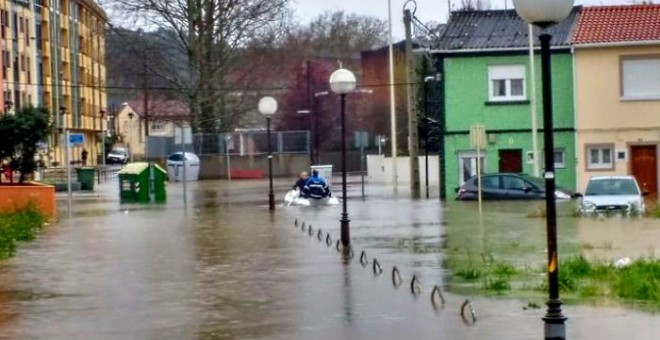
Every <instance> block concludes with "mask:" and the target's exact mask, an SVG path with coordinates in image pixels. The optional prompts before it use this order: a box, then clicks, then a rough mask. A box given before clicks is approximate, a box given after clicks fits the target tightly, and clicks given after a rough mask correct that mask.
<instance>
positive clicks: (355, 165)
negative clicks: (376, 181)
mask: <svg viewBox="0 0 660 340" xmlns="http://www.w3.org/2000/svg"><path fill="white" fill-rule="evenodd" d="M199 158H200V161H201V167H200V172H199V178H200V179H225V178H227V157H226V156H223V155H202V156H199ZM365 158H366V157H365ZM319 159H320V162H319V163H320V164H321V165H332V170H333V172H335V173H337V172H340V171H341V152H322V153H321V154H320V155H319ZM229 163H230V166H231V168H232V169H261V170H262V171H263V173H264V175H265V176H268V156H267V155H254V156H233V155H232V156H231V158H230V160H229ZM309 168H310V161H309V154H278V155H273V176H274V177H290V176H296V175H297V174H299V173H300V172H301V171H304V170H309ZM346 170H347V171H349V172H356V171H360V151H357V150H351V151H348V152H346ZM364 170H365V171H366V170H367V161H366V160H365V162H364Z"/></svg>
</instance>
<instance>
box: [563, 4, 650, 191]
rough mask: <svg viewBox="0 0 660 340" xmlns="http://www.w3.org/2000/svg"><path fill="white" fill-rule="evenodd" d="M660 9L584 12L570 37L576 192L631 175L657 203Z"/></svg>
mask: <svg viewBox="0 0 660 340" xmlns="http://www.w3.org/2000/svg"><path fill="white" fill-rule="evenodd" d="M658 18H660V5H635V6H605V7H586V8H584V9H583V11H582V13H581V15H580V18H579V19H578V24H577V27H576V29H575V33H574V37H573V44H574V58H575V59H574V62H575V65H574V72H575V91H576V93H575V105H576V110H575V111H576V130H577V139H576V140H577V145H576V149H577V150H576V153H577V159H578V165H577V182H578V190H580V191H583V190H584V189H585V186H586V183H587V181H588V180H589V178H590V177H592V176H604V175H633V176H635V177H636V179H637V181H638V182H639V185H640V186H641V187H642V190H643V191H645V192H648V193H649V194H651V195H652V196H655V197H657V193H658V189H659V188H658V185H659V184H658V177H659V176H658V169H659V168H660V166H659V161H660V154H659V149H660V147H659V146H660V31H659V30H657V29H654V27H656V26H657V25H658V22H657V20H658Z"/></svg>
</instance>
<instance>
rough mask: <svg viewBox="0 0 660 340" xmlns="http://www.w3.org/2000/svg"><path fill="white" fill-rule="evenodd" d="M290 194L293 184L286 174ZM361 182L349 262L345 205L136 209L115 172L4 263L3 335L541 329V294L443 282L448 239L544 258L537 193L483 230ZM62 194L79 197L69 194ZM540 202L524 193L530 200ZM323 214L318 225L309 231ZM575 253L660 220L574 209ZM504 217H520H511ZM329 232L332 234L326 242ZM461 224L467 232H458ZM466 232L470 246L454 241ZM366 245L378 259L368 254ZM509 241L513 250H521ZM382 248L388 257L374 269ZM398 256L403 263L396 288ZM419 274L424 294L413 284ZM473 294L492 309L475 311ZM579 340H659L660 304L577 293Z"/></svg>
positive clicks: (177, 200)
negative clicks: (656, 310) (525, 244)
mask: <svg viewBox="0 0 660 340" xmlns="http://www.w3.org/2000/svg"><path fill="white" fill-rule="evenodd" d="M276 184H277V190H276V192H277V194H276V198H277V199H278V200H281V199H282V197H283V195H284V193H285V191H286V190H287V187H288V186H289V185H290V184H291V183H289V182H288V181H284V182H276ZM367 189H368V190H367V193H368V197H367V198H366V199H365V200H362V199H361V198H360V197H359V194H360V188H359V186H357V185H355V186H351V187H350V188H349V196H350V197H351V200H350V201H349V215H350V219H351V236H352V242H353V247H354V249H355V258H353V259H352V261H349V262H348V263H344V262H343V261H342V256H341V255H340V254H339V253H338V252H337V251H336V250H335V248H334V246H331V247H328V246H327V245H326V243H325V235H326V233H329V234H330V235H331V238H332V240H333V241H334V240H337V239H338V238H339V218H340V210H341V208H340V207H339V206H336V207H320V208H317V209H315V208H300V207H285V206H282V205H278V207H277V210H276V211H275V213H274V214H271V213H270V212H269V211H268V208H267V196H266V193H267V183H266V182H265V181H246V182H239V181H234V182H231V183H229V182H226V181H217V182H213V181H211V182H198V183H189V184H188V195H187V197H188V202H187V205H186V206H184V204H183V202H182V197H183V196H182V186H181V184H178V183H175V184H169V185H168V203H167V204H165V205H120V204H119V200H118V193H117V188H115V184H112V183H111V184H104V185H101V187H100V188H98V190H97V191H96V192H95V193H94V194H81V195H76V196H75V201H74V208H75V212H74V213H73V216H72V217H71V218H70V219H69V218H66V211H60V216H61V217H62V218H61V220H60V221H59V222H58V223H56V224H52V225H50V226H49V227H47V228H45V229H44V231H43V232H42V233H41V234H40V236H39V237H38V238H37V240H35V241H34V242H31V243H27V244H22V245H21V247H20V248H19V251H18V253H17V255H16V257H14V258H13V259H10V260H7V261H4V262H0V304H1V305H2V307H1V309H0V338H9V339H35V338H37V339H42V338H43V339H145V338H146V339H195V338H199V339H312V338H313V339H316V340H319V339H379V340H383V339H403V338H407V337H410V336H414V337H415V338H417V339H521V340H522V339H540V338H542V334H543V323H542V321H541V317H542V316H543V314H544V312H545V311H544V308H542V309H523V307H524V306H526V305H527V303H528V300H525V299H514V298H502V297H481V296H475V297H473V296H461V295H457V294H453V293H447V292H444V295H445V298H446V300H447V301H446V305H445V306H444V308H442V309H439V310H434V308H433V306H432V304H431V302H430V293H431V289H432V287H433V285H436V284H437V285H441V286H442V285H443V276H444V275H445V273H444V269H443V267H442V263H443V242H445V239H446V238H447V237H448V236H447V232H448V230H452V231H454V230H460V229H458V227H459V226H465V229H464V232H463V233H460V232H457V233H456V234H451V235H449V237H450V240H448V241H447V242H449V243H450V244H457V243H458V244H461V245H463V246H464V247H466V248H471V249H474V251H475V252H478V251H479V250H482V251H483V250H484V249H490V250H491V251H493V252H496V251H497V250H498V248H507V247H508V248H511V247H510V245H511V242H515V240H516V239H518V238H519V239H532V240H534V241H533V242H532V243H533V244H534V246H533V247H532V248H529V249H520V250H515V251H510V252H508V253H507V254H509V255H510V256H511V258H521V256H525V257H524V258H525V261H534V262H539V261H540V263H543V258H544V256H545V255H544V252H543V249H544V240H545V231H544V220H543V219H530V218H527V217H526V213H525V212H523V213H521V205H520V204H519V203H518V204H517V205H515V204H509V203H507V204H496V205H486V206H485V209H486V210H485V211H487V212H486V215H485V216H484V219H483V220H484V221H487V223H484V224H482V225H481V226H480V225H479V223H478V218H477V216H475V215H476V214H475V211H476V210H475V209H474V208H475V207H476V206H472V205H470V204H459V203H457V202H450V203H449V205H448V208H443V207H442V206H441V205H440V203H439V202H438V200H437V198H436V199H430V200H421V201H417V202H412V201H410V200H409V199H407V198H406V197H407V194H406V193H405V192H400V193H399V194H400V195H399V198H397V197H395V196H394V195H393V193H392V192H391V189H387V188H383V187H378V186H373V187H368V188H367ZM59 199H60V201H59V203H60V204H59V206H60V207H63V208H64V209H66V204H65V200H64V199H65V196H60V197H59ZM528 206H529V205H528V204H525V205H522V207H524V208H523V209H527V208H528ZM296 219H298V220H299V221H300V222H301V223H302V222H303V221H305V222H306V224H312V228H313V233H312V235H310V234H309V233H308V232H306V231H305V232H303V231H302V230H301V228H300V227H298V228H295V227H294V221H295V220H296ZM560 224H561V226H560V229H561V230H560V251H579V250H580V249H586V250H585V251H586V253H587V255H588V256H590V257H594V258H615V257H618V256H630V257H637V256H649V255H655V256H657V255H658V253H659V252H660V226H659V224H660V222H658V221H657V220H642V219H640V220H628V219H610V220H606V221H603V220H599V219H568V218H564V219H561V222H560ZM498 225H501V226H504V227H498ZM319 228H321V229H322V233H323V237H322V239H323V240H322V241H320V240H318V239H317V230H318V229H319ZM448 228H452V229H448ZM453 242H455V243H453ZM363 250H364V251H365V252H366V254H367V257H368V260H369V266H367V267H363V266H362V265H361V264H360V261H359V256H360V253H361V251H363ZM505 253H506V252H505ZM374 257H376V258H377V259H378V261H379V262H380V264H382V267H383V269H384V273H383V274H382V275H380V276H376V275H374V273H373V272H372V270H371V262H372V259H373V258H374ZM392 266H397V267H398V268H399V269H400V271H401V274H402V277H403V280H404V281H405V282H404V283H403V285H401V286H400V287H398V288H396V287H394V286H393V284H392V281H391V279H390V273H391V270H392ZM413 274H416V275H417V277H419V279H420V281H421V282H422V292H421V294H420V295H419V296H417V297H415V296H413V294H411V292H410V289H409V283H410V279H411V277H412V275H413ZM466 298H470V300H471V301H472V305H473V307H474V309H475V310H476V315H477V318H478V321H477V322H476V323H475V324H471V323H467V324H466V323H465V322H464V321H463V320H462V318H461V316H460V314H459V311H460V306H461V304H462V303H463V301H465V299H466ZM564 313H565V314H566V316H568V317H569V321H568V324H567V331H568V337H569V338H570V339H624V338H629V337H630V335H631V334H634V337H635V338H636V339H654V338H657V337H658V335H659V334H660V316H658V315H657V314H653V313H648V312H643V311H638V310H636V309H632V308H627V307H616V306H614V307H608V306H590V305H584V304H582V305H578V304H574V303H569V304H568V305H565V307H564Z"/></svg>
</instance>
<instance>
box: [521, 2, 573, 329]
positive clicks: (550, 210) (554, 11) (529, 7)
mask: <svg viewBox="0 0 660 340" xmlns="http://www.w3.org/2000/svg"><path fill="white" fill-rule="evenodd" d="M573 3H574V1H573V0H556V1H544V0H513V5H514V7H515V9H516V12H517V13H518V15H519V16H520V17H521V18H522V19H523V20H525V21H527V22H528V23H530V24H532V25H536V26H539V27H540V28H541V29H543V30H544V32H543V33H541V35H540V36H539V40H540V41H541V73H542V81H543V139H544V144H545V145H544V152H545V173H544V176H543V177H544V178H545V188H546V189H545V193H546V194H545V206H546V213H547V214H546V216H547V218H546V229H547V238H548V240H547V241H548V295H549V298H548V301H547V303H546V305H547V306H548V308H547V312H546V315H545V316H544V317H543V321H544V322H545V329H544V335H545V339H546V340H549V339H552V340H559V339H562V340H563V339H566V325H565V322H566V317H565V316H564V315H563V314H562V311H561V305H562V302H561V300H560V299H559V261H558V255H557V206H556V202H555V161H554V139H553V122H552V87H551V85H552V82H551V72H550V71H551V70H550V40H551V39H552V36H551V35H550V34H549V33H548V32H547V30H546V29H547V28H548V27H549V26H551V25H554V24H556V23H558V22H560V21H562V20H564V19H565V18H566V17H568V15H569V14H570V13H571V10H572V9H573ZM532 86H534V84H532Z"/></svg>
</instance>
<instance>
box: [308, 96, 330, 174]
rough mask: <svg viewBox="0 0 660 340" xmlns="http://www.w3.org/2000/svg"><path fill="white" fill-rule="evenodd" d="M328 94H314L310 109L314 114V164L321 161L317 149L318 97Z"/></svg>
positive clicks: (318, 145)
mask: <svg viewBox="0 0 660 340" xmlns="http://www.w3.org/2000/svg"><path fill="white" fill-rule="evenodd" d="M328 94H330V93H329V92H328V91H319V92H316V93H314V105H313V106H314V107H313V109H312V112H313V114H314V149H315V150H316V153H315V154H314V163H315V164H320V163H321V161H320V160H319V149H320V143H319V113H321V112H320V111H321V110H320V106H319V97H324V96H327V95H328Z"/></svg>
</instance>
